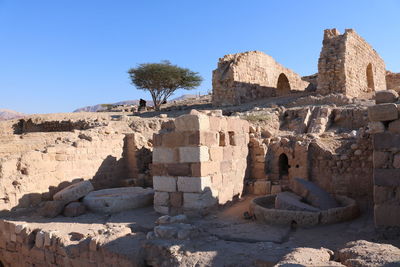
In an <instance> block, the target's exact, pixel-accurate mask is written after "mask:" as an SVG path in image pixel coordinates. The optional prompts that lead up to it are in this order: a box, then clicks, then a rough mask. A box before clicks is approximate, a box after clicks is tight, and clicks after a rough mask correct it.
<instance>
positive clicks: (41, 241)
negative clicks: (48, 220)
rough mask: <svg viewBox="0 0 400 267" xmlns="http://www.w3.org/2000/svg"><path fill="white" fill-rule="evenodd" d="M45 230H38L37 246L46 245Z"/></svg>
mask: <svg viewBox="0 0 400 267" xmlns="http://www.w3.org/2000/svg"><path fill="white" fill-rule="evenodd" d="M44 234H45V233H44V232H43V231H38V232H37V233H36V237H35V246H36V247H38V248H42V247H43V245H44Z"/></svg>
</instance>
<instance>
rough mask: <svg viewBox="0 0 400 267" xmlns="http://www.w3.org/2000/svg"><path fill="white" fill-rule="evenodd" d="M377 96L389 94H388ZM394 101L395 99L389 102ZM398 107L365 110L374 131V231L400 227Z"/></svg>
mask: <svg viewBox="0 0 400 267" xmlns="http://www.w3.org/2000/svg"><path fill="white" fill-rule="evenodd" d="M381 93H382V94H383V93H385V94H391V92H390V91H388V92H385V91H383V92H379V94H381ZM376 98H377V99H381V100H382V99H383V97H381V96H377V97H376ZM388 99H389V98H388ZM395 101H397V98H396V99H392V102H395ZM399 108H400V104H399V103H398V102H397V103H381V104H377V105H375V106H372V107H370V108H369V109H368V117H369V119H370V121H371V122H370V126H369V127H370V129H371V131H373V132H374V136H373V148H374V152H373V163H374V171H373V176H374V217H375V226H377V227H378V228H387V227H400V119H399Z"/></svg>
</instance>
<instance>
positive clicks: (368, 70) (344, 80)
mask: <svg viewBox="0 0 400 267" xmlns="http://www.w3.org/2000/svg"><path fill="white" fill-rule="evenodd" d="M385 76H386V69H385V63H384V61H383V60H382V58H381V57H380V56H379V55H378V53H377V52H376V51H375V50H374V49H373V48H372V47H371V46H370V45H369V44H368V43H367V42H366V41H365V40H364V39H363V38H362V37H360V36H359V35H358V34H357V33H356V32H355V31H354V30H352V29H347V30H346V31H345V33H344V34H342V35H341V34H340V33H339V31H338V30H336V29H329V30H325V31H324V40H323V46H322V51H321V55H320V58H319V61H318V88H317V92H319V93H321V94H329V93H342V94H345V95H347V96H352V97H362V96H363V93H368V92H373V91H379V90H385V89H386V81H385Z"/></svg>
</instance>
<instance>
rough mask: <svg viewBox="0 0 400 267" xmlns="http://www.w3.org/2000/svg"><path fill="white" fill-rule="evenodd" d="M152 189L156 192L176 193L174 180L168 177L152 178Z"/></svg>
mask: <svg viewBox="0 0 400 267" xmlns="http://www.w3.org/2000/svg"><path fill="white" fill-rule="evenodd" d="M153 188H154V190H156V191H162V192H176V178H175V177H170V176H153Z"/></svg>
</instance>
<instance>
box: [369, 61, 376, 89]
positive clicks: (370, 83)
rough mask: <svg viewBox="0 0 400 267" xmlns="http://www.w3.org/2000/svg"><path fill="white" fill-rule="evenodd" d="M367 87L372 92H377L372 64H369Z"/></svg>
mask: <svg viewBox="0 0 400 267" xmlns="http://www.w3.org/2000/svg"><path fill="white" fill-rule="evenodd" d="M367 85H368V89H369V90H370V91H375V84H374V72H373V70H372V64H371V63H369V64H368V66H367Z"/></svg>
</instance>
